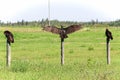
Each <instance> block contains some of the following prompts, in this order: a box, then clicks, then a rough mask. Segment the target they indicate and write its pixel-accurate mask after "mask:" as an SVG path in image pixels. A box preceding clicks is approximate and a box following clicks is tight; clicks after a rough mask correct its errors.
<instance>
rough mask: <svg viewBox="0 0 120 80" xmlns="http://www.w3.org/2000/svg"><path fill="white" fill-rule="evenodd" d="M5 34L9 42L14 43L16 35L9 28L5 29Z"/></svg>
mask: <svg viewBox="0 0 120 80" xmlns="http://www.w3.org/2000/svg"><path fill="white" fill-rule="evenodd" d="M4 35H5V36H6V38H7V43H9V44H10V43H14V36H13V34H12V33H11V32H10V31H8V30H6V31H4Z"/></svg>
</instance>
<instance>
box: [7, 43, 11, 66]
mask: <svg viewBox="0 0 120 80" xmlns="http://www.w3.org/2000/svg"><path fill="white" fill-rule="evenodd" d="M10 64H11V46H10V44H9V43H8V42H7V41H6V65H7V67H10Z"/></svg>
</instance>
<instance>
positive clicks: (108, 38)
mask: <svg viewBox="0 0 120 80" xmlns="http://www.w3.org/2000/svg"><path fill="white" fill-rule="evenodd" d="M105 35H106V37H107V42H109V41H110V40H113V36H112V33H111V32H110V31H109V30H108V29H106V31H105Z"/></svg>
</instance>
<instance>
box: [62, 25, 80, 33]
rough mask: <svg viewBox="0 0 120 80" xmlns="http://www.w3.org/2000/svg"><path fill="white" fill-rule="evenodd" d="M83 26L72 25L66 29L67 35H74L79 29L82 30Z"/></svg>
mask: <svg viewBox="0 0 120 80" xmlns="http://www.w3.org/2000/svg"><path fill="white" fill-rule="evenodd" d="M81 28H82V27H81V25H71V26H68V27H67V28H64V29H65V31H66V33H67V34H70V33H73V32H75V31H77V30H79V29H81Z"/></svg>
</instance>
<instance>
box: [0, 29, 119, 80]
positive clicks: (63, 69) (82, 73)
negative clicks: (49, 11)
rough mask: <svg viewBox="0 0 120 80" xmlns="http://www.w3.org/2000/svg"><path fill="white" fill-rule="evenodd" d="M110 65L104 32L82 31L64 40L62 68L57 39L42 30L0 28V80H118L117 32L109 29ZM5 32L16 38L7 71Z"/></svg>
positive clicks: (117, 30)
mask: <svg viewBox="0 0 120 80" xmlns="http://www.w3.org/2000/svg"><path fill="white" fill-rule="evenodd" d="M109 29H110V31H111V32H112V33H113V37H114V40H113V41H111V45H110V46H111V64H110V65H107V63H106V37H105V28H103V27H102V28H100V27H99V28H84V29H82V30H80V31H77V32H75V33H73V34H70V35H69V38H67V39H65V42H64V48H65V64H64V65H63V66H61V64H60V63H61V62H60V38H59V35H55V34H52V33H49V32H45V31H42V30H41V28H38V27H35V28H31V27H29V28H27V27H24V28H20V27H16V28H15V27H0V80H120V47H119V46H120V28H116V27H112V28H109ZM4 30H10V31H11V32H12V33H13V34H14V37H15V43H14V44H12V46H11V49H12V62H11V67H10V68H7V67H6V43H5V42H6V38H5V36H4V34H3V32H4Z"/></svg>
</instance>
